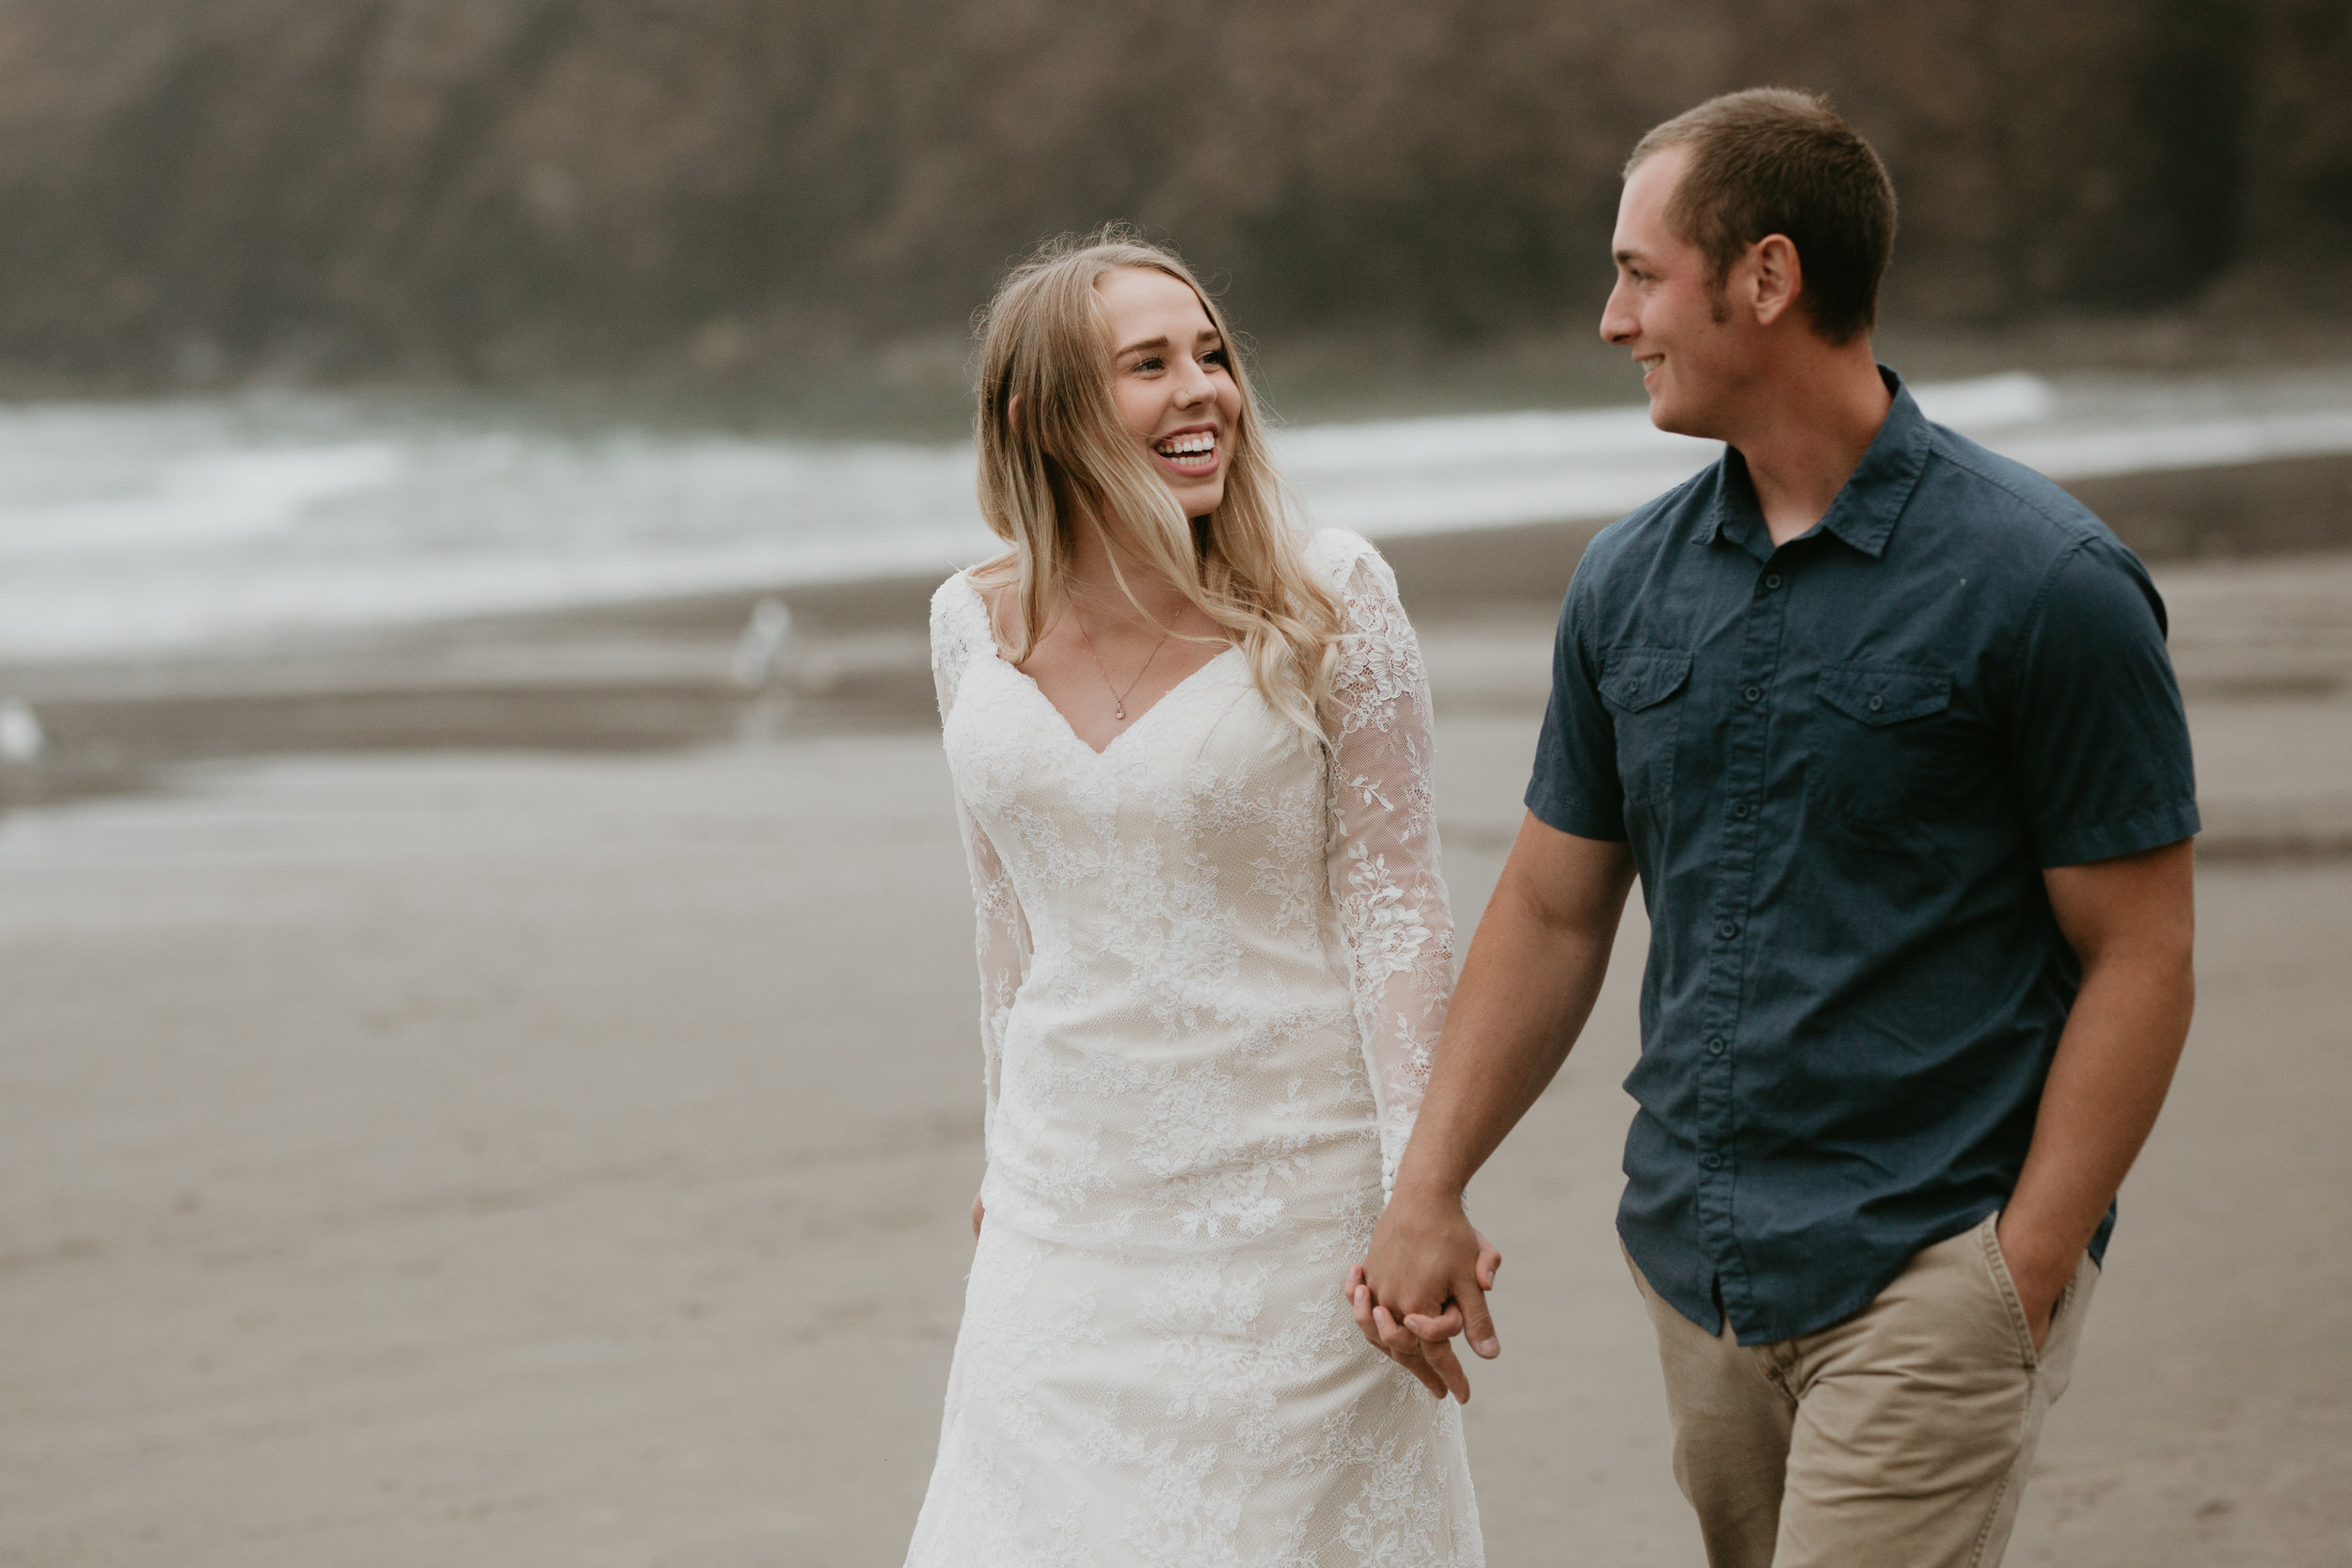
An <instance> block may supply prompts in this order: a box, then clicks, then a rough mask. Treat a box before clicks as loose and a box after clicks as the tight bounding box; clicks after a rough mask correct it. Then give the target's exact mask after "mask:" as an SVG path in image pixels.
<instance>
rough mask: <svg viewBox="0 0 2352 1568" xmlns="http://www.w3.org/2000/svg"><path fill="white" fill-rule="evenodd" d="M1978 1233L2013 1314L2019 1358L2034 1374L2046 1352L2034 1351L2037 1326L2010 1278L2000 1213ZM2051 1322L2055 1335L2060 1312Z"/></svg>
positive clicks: (2062, 1302)
mask: <svg viewBox="0 0 2352 1568" xmlns="http://www.w3.org/2000/svg"><path fill="white" fill-rule="evenodd" d="M1977 1234H1978V1235H1979V1237H1980V1238H1982V1239H1983V1242H1984V1263H1985V1271H1986V1273H1988V1274H1989V1275H1992V1277H1993V1293H1994V1295H1995V1296H1997V1297H1999V1298H2000V1303H2001V1307H2002V1309H2003V1310H2004V1311H2005V1312H2007V1313H2008V1315H2009V1323H2010V1333H2011V1334H2012V1335H2014V1336H2015V1338H2016V1340H2017V1354H2018V1356H2019V1357H2020V1359H2022V1360H2023V1361H2024V1363H2025V1366H2026V1370H2027V1371H2031V1370H2034V1369H2035V1368H2037V1367H2039V1366H2040V1365H2041V1364H2042V1353H2041V1352H2040V1351H2038V1350H2036V1349H2034V1348H2033V1327H2032V1325H2031V1324H2030V1323H2027V1322H2026V1304H2025V1302H2024V1300H2023V1299H2021V1298H2020V1297H2019V1296H2018V1294H2017V1281H2016V1280H2015V1279H2014V1278H2012V1277H2011V1276H2010V1272H2009V1259H2007V1258H2004V1257H2002V1256H2001V1216H2000V1215H1999V1214H1997V1213H1995V1214H1989V1215H1987V1216H1986V1217H1985V1222H1984V1223H1983V1224H1982V1225H1980V1226H1979V1227H1977ZM2066 1289H2067V1294H2068V1295H2071V1294H2072V1293H2073V1292H2074V1286H2073V1285H2071V1284H2070V1285H2069V1286H2067V1288H2066ZM2065 1307H2066V1296H2065V1295H2061V1296H2060V1297H2059V1298H2058V1311H2063V1310H2065ZM2050 1322H2051V1325H2052V1331H2053V1332H2055V1331H2056V1327H2057V1323H2058V1314H2057V1313H2056V1312H2053V1313H2052V1314H2051V1318H2050Z"/></svg>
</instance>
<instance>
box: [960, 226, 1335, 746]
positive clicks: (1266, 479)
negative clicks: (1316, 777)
mask: <svg viewBox="0 0 2352 1568" xmlns="http://www.w3.org/2000/svg"><path fill="white" fill-rule="evenodd" d="M1126 267H1136V268H1142V269H1147V270H1150V271H1153V272H1162V273H1166V274H1167V275H1168V277H1173V278H1175V279H1177V280H1178V281H1179V282H1181V283H1183V284H1184V286H1185V287H1187V288H1189V289H1191V290H1192V292H1193V293H1194V294H1195V295H1196V296H1197V297H1198V298H1199V299H1200V307H1201V309H1204V310H1206V311H1207V312H1208V315H1209V322H1210V324H1211V325H1213V326H1215V327H1216V332H1217V335H1218V337H1220V338H1221V339H1223V340H1224V344H1225V351H1226V358H1227V362H1228V365H1229V367H1230V369H1231V372H1232V377H1233V382H1234V385H1235V386H1236V387H1237V388H1239V390H1240V393H1241V414H1240V417H1239V418H1238V419H1237V420H1235V421H1234V426H1233V430H1232V436H1231V442H1230V446H1231V450H1230V451H1228V452H1227V453H1226V454H1225V461H1226V468H1225V498H1224V499H1223V500H1222V501H1221V502H1219V503H1218V506H1217V509H1216V511H1215V512H1214V513H1212V514H1210V515H1208V516H1206V517H1202V518H1199V519H1194V518H1188V517H1186V516H1185V515H1184V511H1183V509H1182V508H1181V507H1180V506H1179V505H1178V504H1177V501H1176V498H1175V494H1174V492H1172V491H1171V490H1170V489H1169V488H1168V484H1167V483H1166V482H1164V481H1163V480H1162V479H1161V478H1160V475H1159V473H1158V471H1157V470H1156V469H1154V468H1153V467H1152V466H1151V465H1150V464H1149V463H1148V462H1146V461H1145V459H1144V456H1143V453H1142V452H1141V451H1139V450H1138V449H1137V446H1136V439H1135V437H1134V436H1132V435H1131V434H1129V432H1128V431H1127V429H1126V427H1125V426H1124V425H1123V424H1122V423H1121V422H1120V418H1119V410H1118V407H1117V405H1116V404H1114V403H1113V401H1112V397H1111V377H1112V367H1111V343H1110V326H1109V322H1108V320H1107V318H1106V317H1105V315H1104V308H1103V303H1102V296H1101V295H1100V294H1099V293H1096V290H1095V285H1096V284H1097V283H1098V282H1100V281H1101V279H1102V277H1103V276H1104V274H1105V273H1109V272H1114V271H1117V270H1120V269H1121V268H1126ZM978 330H979V338H980V373H979V414H978V418H977V429H976V432H975V435H976V437H977V445H978V447H979V456H980V471H979V493H980V515H982V516H983V517H985V518H987V520H988V526H989V527H990V528H991V529H992V530H993V531H995V534H996V536H997V537H998V538H1000V539H1002V540H1004V541H1005V543H1006V544H1008V545H1009V546H1011V548H1010V549H1009V550H1008V551H1007V552H1006V553H1005V554H1004V555H1002V556H999V557H997V558H996V559H995V560H994V561H992V562H988V563H987V564H986V565H985V566H983V567H982V568H981V574H982V575H983V576H986V577H990V578H996V579H997V580H1000V581H1001V580H1005V579H1007V578H1009V580H1010V583H1011V585H1012V588H1013V591H1014V593H1013V603H1014V606H1015V608H1016V610H1017V613H1016V614H1015V615H1014V616H1012V617H1011V620H1012V623H1013V624H1012V626H1011V627H1010V628H1009V637H1008V636H1007V630H1006V628H1004V627H1002V626H1000V627H999V629H998V632H997V635H998V639H999V641H1000V642H1001V643H1002V644H1003V650H1004V656H1005V657H1006V658H1007V659H1009V661H1011V662H1012V663H1014V664H1023V663H1025V662H1027V660H1028V657H1029V656H1030V655H1031V654H1032V653H1033V652H1034V651H1035V650H1036V648H1037V644H1038V640H1039V639H1040V638H1041V637H1043V636H1044V634H1045V628H1046V626H1047V621H1048V616H1049V612H1050V611H1051V610H1052V608H1053V607H1054V605H1055V604H1056V602H1057V599H1058V598H1059V596H1060V595H1061V594H1062V593H1063V591H1064V589H1065V588H1066V587H1067V582H1066V578H1067V576H1068V573H1069V570H1070V564H1071V562H1072V560H1073V557H1074V552H1075V546H1076V539H1077V530H1078V528H1079V527H1080V526H1081V524H1082V523H1083V522H1085V521H1087V520H1089V519H1092V520H1095V521H1097V523H1098V526H1100V525H1101V524H1103V523H1107V522H1108V521H1109V520H1110V519H1116V520H1117V526H1119V527H1120V528H1121V529H1122V530H1123V531H1124V535H1125V537H1124V538H1123V540H1122V541H1121V542H1122V543H1125V544H1128V545H1130V546H1132V547H1133V548H1134V550H1135V552H1136V554H1138V555H1139V556H1141V557H1142V559H1143V560H1144V562H1147V563H1148V564H1149V565H1150V566H1152V568H1153V569H1155V570H1156V571H1158V572H1159V573H1160V575H1161V576H1163V577H1165V578H1167V579H1168V581H1169V582H1171V583H1173V584H1175V585H1176V587H1177V588H1179V589H1180V590H1182V591H1183V593H1184V597H1185V598H1186V599H1188V600H1190V601H1191V602H1192V604H1193V605H1194V606H1196V607H1197V608H1198V609H1199V610H1200V611H1201V613H1202V614H1204V615H1206V616H1208V617H1209V619H1210V620H1212V621H1214V622H1216V624H1217V626H1220V627H1221V628H1223V629H1224V631H1225V632H1226V633H1227V634H1228V635H1229V636H1231V637H1232V640H1233V641H1234V642H1235V643H1237V644H1238V645H1239V646H1240V647H1241V649H1242V651H1243V653H1244V654H1245V655H1246V656H1247V657H1248V660H1249V667H1250V671H1251V673H1252V674H1253V675H1254V677H1255V678H1256V680H1257V684H1258V689H1259V690H1260V691H1261V692H1262V693H1263V695H1264V697H1265V700H1266V702H1267V704H1268V705H1270V706H1272V707H1273V708H1274V710H1275V711H1276V712H1278V713H1279V714H1281V715H1282V716H1283V717H1285V718H1287V719H1289V720H1290V721H1292V722H1293V723H1295V724H1296V725H1298V727H1299V728H1300V729H1302V730H1304V731H1305V732H1306V733H1307V734H1308V735H1309V736H1312V737H1314V738H1316V739H1321V738H1322V737H1323V736H1324V728H1323V723H1322V718H1321V715H1322V712H1323V708H1324V705H1325V704H1326V702H1327V701H1328V699H1329V695H1330V688H1331V676H1332V671H1333V669H1334V668H1335V666H1336V665H1337V663H1338V659H1339V643H1340V634H1341V628H1342V621H1341V615H1340V608H1339V604H1338V601H1337V600H1336V599H1335V598H1334V597H1333V595H1332V594H1331V592H1330V591H1329V590H1328V589H1327V588H1326V587H1325V586H1324V585H1323V584H1322V583H1321V582H1318V581H1317V580H1316V578H1315V574H1314V573H1313V572H1312V571H1311V569H1310V568H1309V566H1308V564H1307V559H1306V552H1305V548H1304V543H1303V541H1302V539H1301V537H1300V531H1299V529H1298V528H1297V526H1296V524H1295V522H1294V520H1293V518H1294V509H1293V507H1292V506H1291V504H1290V498H1289V494H1288V490H1287V487H1286V486H1285V485H1284V483H1283V482H1282V478H1281V475H1280V474H1279V472H1278V471H1277V470H1276V468H1275V467H1274V464H1273V460H1272V458H1271V457H1270V456H1269V455H1268V453H1267V451H1266V440H1265V419H1264V416H1263V413H1262V412H1261V411H1260V409H1259V406H1258V400H1257V397H1256V394H1255V393H1254V392H1253V391H1252V390H1251V388H1250V385H1249V377H1248V370H1247V369H1246V368H1245V367H1244V365H1243V363H1242V360H1241V356H1240V353H1239V349H1238V345H1236V344H1235V342H1234V341H1233V334H1232V329H1231V328H1230V327H1228V326H1227V325H1226V324H1225V317H1224V315H1223V313H1222V312H1220V311H1219V310H1218V309H1217V308H1216V301H1215V300H1214V299H1212V298H1211V297H1210V296H1209V293H1208V291H1207V290H1206V289H1203V288H1202V287H1201V286H1200V279H1198V278H1196V277H1193V275H1192V272H1191V269H1189V268H1187V267H1186V266H1185V265H1184V262H1183V261H1181V260H1180V259H1178V258H1177V256H1176V255H1175V254H1174V253H1173V252H1171V251H1169V250H1167V249H1165V248H1163V247H1162V246H1159V245H1152V244H1151V243H1149V242H1147V241H1146V240H1144V239H1143V238H1142V237H1141V236H1140V235H1138V234H1136V232H1134V231H1133V230H1128V229H1125V228H1122V227H1120V226H1117V225H1113V226H1109V227H1106V228H1104V229H1101V230H1096V231H1095V232H1094V233H1092V234H1089V235H1087V236H1086V237H1084V238H1083V239H1081V238H1078V237H1076V236H1073V235H1064V236H1063V237H1061V238H1060V239H1057V240H1053V241H1050V242H1048V243H1047V244H1046V245H1043V246H1041V247H1040V249H1039V250H1038V252H1037V253H1036V254H1035V255H1034V256H1032V257H1030V258H1029V260H1027V261H1025V262H1023V263H1022V264H1021V265H1020V266H1018V267H1016V268H1014V269H1013V271H1012V272H1011V273H1010V274H1009V275H1008V276H1007V277H1006V278H1005V280H1004V283H1003V284H1002V285H1001V286H1000V287H999V288H998V289H997V291H996V297H995V298H994V299H993V301H991V302H990V304H989V307H988V309H987V310H986V311H985V312H983V313H982V315H981V317H980V320H979V328H978ZM1016 399H1017V400H1018V401H1019V404H1020V420H1019V421H1018V424H1017V425H1016V423H1015V421H1014V419H1013V417H1012V410H1013V405H1014V402H1015V400H1016ZM1111 564H1112V570H1113V572H1114V574H1118V566H1119V556H1118V552H1117V551H1113V552H1112V556H1111ZM1118 580H1119V583H1120V588H1121V590H1122V591H1124V592H1125V593H1126V594H1127V597H1128V599H1129V601H1130V602H1131V603H1133V602H1135V591H1134V590H1133V589H1132V588H1130V587H1129V586H1128V585H1127V580H1126V578H1125V577H1124V575H1123V574H1121V575H1119V578H1118ZM1136 609H1137V610H1141V609H1142V606H1141V605H1140V604H1137V605H1136Z"/></svg>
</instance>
